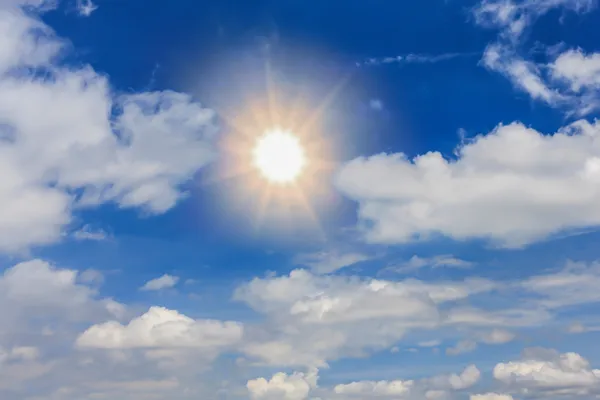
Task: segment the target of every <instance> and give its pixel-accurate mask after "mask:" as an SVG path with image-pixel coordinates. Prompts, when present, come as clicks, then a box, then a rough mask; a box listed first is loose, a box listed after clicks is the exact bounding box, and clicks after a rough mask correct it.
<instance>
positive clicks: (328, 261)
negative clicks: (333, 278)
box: [295, 251, 371, 274]
mask: <svg viewBox="0 0 600 400" xmlns="http://www.w3.org/2000/svg"><path fill="white" fill-rule="evenodd" d="M370 258H371V257H369V256H368V255H366V254H362V253H356V252H354V253H352V252H350V253H346V252H340V251H329V252H327V251H323V252H319V253H311V254H302V255H300V256H298V257H296V260H295V261H296V263H297V264H299V265H304V266H307V267H310V269H311V270H313V271H314V272H317V273H320V274H329V273H332V272H335V271H338V270H340V269H342V268H347V267H350V266H352V265H354V264H357V263H359V262H363V261H367V260H369V259H370Z"/></svg>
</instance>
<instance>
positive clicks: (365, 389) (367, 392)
mask: <svg viewBox="0 0 600 400" xmlns="http://www.w3.org/2000/svg"><path fill="white" fill-rule="evenodd" d="M480 378H481V372H480V371H479V369H477V367H476V366H475V365H469V366H468V367H466V368H465V369H464V371H463V372H461V373H460V374H449V375H438V376H434V377H430V378H423V379H420V380H394V381H358V382H352V383H348V384H340V385H337V386H335V387H334V389H333V391H334V392H335V393H336V394H338V395H346V396H350V397H352V398H371V397H377V398H379V397H385V398H394V399H423V398H426V399H435V398H446V394H447V393H448V392H453V391H460V390H464V389H468V388H470V387H472V386H473V385H475V384H476V383H477V382H478V381H479V379H480Z"/></svg>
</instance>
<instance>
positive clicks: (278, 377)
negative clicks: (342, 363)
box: [246, 369, 318, 400]
mask: <svg viewBox="0 0 600 400" xmlns="http://www.w3.org/2000/svg"><path fill="white" fill-rule="evenodd" d="M317 380H318V370H316V369H313V370H310V371H308V372H307V373H300V372H294V373H293V374H291V375H287V374H285V373H283V372H279V373H276V374H275V375H273V377H272V378H271V379H269V380H266V379H265V378H258V379H252V380H250V381H248V383H247V385H246V387H247V389H248V392H249V394H250V398H252V399H257V400H279V399H283V400H304V399H306V398H308V395H309V393H310V391H311V390H313V389H315V388H316V387H317Z"/></svg>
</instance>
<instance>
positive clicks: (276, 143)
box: [253, 130, 306, 184]
mask: <svg viewBox="0 0 600 400" xmlns="http://www.w3.org/2000/svg"><path fill="white" fill-rule="evenodd" d="M253 156H254V165H255V166H256V167H257V168H258V170H259V171H260V172H261V174H263V176H264V177H265V178H266V179H268V180H269V181H271V182H274V183H278V184H285V183H290V182H293V181H294V180H296V178H298V176H299V175H300V174H301V172H302V169H303V168H304V166H305V164H306V158H305V154H304V149H303V147H302V144H301V143H300V140H299V139H298V137H296V136H295V135H293V134H292V133H290V132H286V131H281V130H273V131H269V132H267V133H265V134H264V135H263V136H261V137H260V138H259V139H258V140H257V142H256V146H255V147H254V152H253Z"/></svg>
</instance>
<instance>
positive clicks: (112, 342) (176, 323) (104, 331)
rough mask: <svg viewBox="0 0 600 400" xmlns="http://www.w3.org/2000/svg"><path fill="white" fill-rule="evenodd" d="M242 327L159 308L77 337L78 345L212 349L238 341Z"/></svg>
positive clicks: (237, 324)
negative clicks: (127, 320) (125, 321)
mask: <svg viewBox="0 0 600 400" xmlns="http://www.w3.org/2000/svg"><path fill="white" fill-rule="evenodd" d="M242 334H243V327H242V325H241V324H239V323H237V322H231V321H227V322H222V321H215V320H194V319H192V318H189V317H186V316H185V315H182V314H180V313H178V312H177V311H173V310H168V309H166V308H162V307H151V308H150V310H149V311H148V312H147V313H146V314H144V315H142V316H140V317H138V318H135V319H133V320H131V321H130V322H129V324H127V325H121V324H120V323H118V322H117V321H110V322H106V323H103V324H99V325H94V326H92V327H90V328H88V329H87V330H86V331H85V332H83V333H82V334H81V335H80V336H79V338H78V339H77V346H78V347H79V348H99V349H131V348H196V349H212V348H219V347H228V346H231V345H233V344H235V343H237V342H238V341H239V340H240V339H241V337H242Z"/></svg>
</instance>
